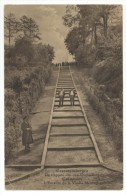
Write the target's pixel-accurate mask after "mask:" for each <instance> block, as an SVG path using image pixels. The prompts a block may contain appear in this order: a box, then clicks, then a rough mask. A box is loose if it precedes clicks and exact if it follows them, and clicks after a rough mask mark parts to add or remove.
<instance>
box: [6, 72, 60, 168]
mask: <svg viewBox="0 0 126 195" xmlns="http://www.w3.org/2000/svg"><path fill="white" fill-rule="evenodd" d="M56 79H57V71H53V74H52V76H51V79H50V81H49V82H48V84H47V85H46V87H45V91H44V94H43V95H42V96H41V97H40V98H39V100H38V102H37V103H36V106H35V108H34V109H33V110H32V111H31V114H30V117H29V120H30V124H31V126H32V133H33V139H34V143H33V144H31V151H30V152H27V153H26V152H25V151H24V146H22V141H21V138H20V139H19V144H18V151H17V154H16V156H15V158H14V159H11V160H10V161H9V162H8V165H26V166H27V165H31V166H32V165H40V163H41V158H42V151H43V146H44V140H45V135H46V130H47V126H48V121H49V117H50V111H51V106H52V101H53V95H54V89H55V85H56Z"/></svg>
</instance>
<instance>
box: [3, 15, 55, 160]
mask: <svg viewBox="0 0 126 195" xmlns="http://www.w3.org/2000/svg"><path fill="white" fill-rule="evenodd" d="M8 22H9V24H8ZM15 22H16V27H15ZM24 23H25V25H24ZM11 25H12V26H11ZM29 25H30V26H29ZM10 26H11V28H10ZM27 27H28V28H27ZM16 28H18V29H16ZM12 29H13V31H12ZM16 30H17V31H18V32H20V33H21V31H22V32H23V35H22V36H18V37H17V34H16ZM38 31H39V27H38V25H37V24H36V22H35V21H34V20H33V19H32V18H27V17H26V16H23V17H22V18H21V19H20V21H17V20H16V18H15V16H14V15H13V14H10V15H9V16H7V17H5V37H6V38H7V40H8V39H9V42H8V45H5V160H6V163H7V162H8V160H9V159H10V157H13V155H15V154H16V152H15V150H16V149H17V147H18V139H19V137H20V135H21V130H20V125H21V122H22V118H23V117H24V116H26V115H27V116H29V114H30V113H31V112H32V109H33V108H34V106H35V103H36V101H37V100H38V98H39V97H40V95H41V94H42V93H43V92H44V87H45V84H46V83H47V82H48V80H49V78H50V76H51V65H52V60H53V58H54V50H53V47H51V46H50V45H43V44H42V43H40V42H39V43H35V38H36V37H37V36H38ZM7 32H8V33H7ZM12 32H13V36H12V34H11V33H12ZM18 35H19V34H18ZM37 38H38V39H39V37H37Z"/></svg>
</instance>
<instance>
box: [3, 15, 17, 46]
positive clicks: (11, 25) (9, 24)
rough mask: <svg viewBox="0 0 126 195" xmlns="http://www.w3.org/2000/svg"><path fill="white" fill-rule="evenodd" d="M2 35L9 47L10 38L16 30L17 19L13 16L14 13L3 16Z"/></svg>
mask: <svg viewBox="0 0 126 195" xmlns="http://www.w3.org/2000/svg"><path fill="white" fill-rule="evenodd" d="M4 24H5V25H4V31H5V33H4V35H5V38H7V39H8V45H9V48H10V45H11V40H12V38H13V37H14V36H15V33H16V30H17V20H16V18H15V16H14V14H12V13H10V14H9V15H8V16H5V21H4Z"/></svg>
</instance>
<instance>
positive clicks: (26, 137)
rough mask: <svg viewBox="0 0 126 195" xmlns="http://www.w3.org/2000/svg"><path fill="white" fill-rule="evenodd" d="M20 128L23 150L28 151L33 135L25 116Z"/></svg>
mask: <svg viewBox="0 0 126 195" xmlns="http://www.w3.org/2000/svg"><path fill="white" fill-rule="evenodd" d="M21 129H22V144H23V146H25V151H29V150H30V146H29V145H30V144H32V143H33V137H32V128H31V125H30V124H29V122H28V117H27V116H25V117H24V118H23V122H22V124H21Z"/></svg>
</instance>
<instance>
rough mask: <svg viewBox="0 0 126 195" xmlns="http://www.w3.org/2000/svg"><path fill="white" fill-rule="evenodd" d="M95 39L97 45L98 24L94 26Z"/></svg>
mask: <svg viewBox="0 0 126 195" xmlns="http://www.w3.org/2000/svg"><path fill="white" fill-rule="evenodd" d="M94 40H95V45H97V43H98V39H97V26H96V24H95V26H94Z"/></svg>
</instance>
